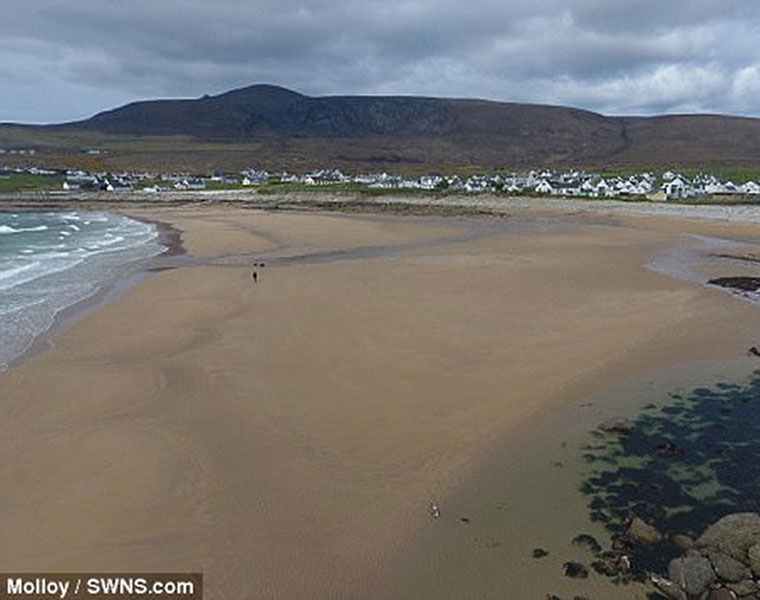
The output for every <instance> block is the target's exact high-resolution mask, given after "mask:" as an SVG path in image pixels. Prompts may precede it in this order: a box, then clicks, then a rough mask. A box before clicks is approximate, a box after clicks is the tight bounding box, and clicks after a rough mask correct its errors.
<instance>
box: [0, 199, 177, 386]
mask: <svg viewBox="0 0 760 600" xmlns="http://www.w3.org/2000/svg"><path fill="white" fill-rule="evenodd" d="M0 210H6V209H5V208H4V207H3V206H2V205H0ZM98 212H103V211H98ZM130 218H133V219H134V220H136V221H142V222H143V223H146V224H149V225H154V226H155V227H156V229H157V236H156V242H157V243H158V244H159V245H160V246H162V247H164V248H165V250H163V251H162V252H160V253H159V254H157V255H155V256H151V257H149V258H144V259H138V260H134V261H130V262H129V263H125V264H123V265H121V267H120V269H121V270H122V273H120V277H119V278H116V279H114V278H113V277H111V278H108V279H104V280H103V281H101V282H100V283H99V284H98V287H97V289H96V290H95V291H94V292H93V293H92V294H91V295H89V296H87V297H86V298H83V299H81V300H79V301H78V302H75V303H74V304H71V305H69V306H65V307H64V308H62V309H60V310H58V311H57V312H56V313H55V314H54V315H53V320H52V322H51V323H50V325H49V326H48V327H47V328H46V329H45V330H43V331H40V332H39V333H38V334H36V335H35V336H34V338H33V339H32V340H31V341H30V342H29V345H28V346H27V347H26V348H25V349H24V350H23V351H22V352H21V353H20V354H19V355H18V356H15V357H14V358H13V359H12V360H10V361H9V362H8V363H7V364H6V365H5V367H4V368H2V369H0V377H2V376H3V375H4V374H5V373H7V372H8V371H10V370H12V369H14V368H17V367H18V366H20V365H22V364H23V363H24V362H26V361H28V360H29V359H31V358H33V357H35V356H37V355H39V354H40V353H43V352H46V351H47V350H50V349H52V348H55V337H56V336H57V335H59V334H60V333H61V332H63V331H65V330H67V329H68V328H70V327H73V326H75V325H76V323H77V322H78V321H79V320H81V319H83V318H85V317H86V316H87V315H88V314H90V313H91V312H93V311H96V310H99V309H101V308H102V307H104V306H106V305H107V304H108V303H109V302H113V301H114V300H115V299H116V298H118V297H119V296H121V295H122V294H124V293H126V292H128V291H129V290H130V288H132V287H135V286H137V285H139V284H140V283H141V282H142V281H143V280H144V279H145V278H146V277H148V276H149V275H150V274H151V273H153V272H156V270H163V269H167V268H174V267H171V266H168V267H167V266H163V265H162V262H164V261H163V260H162V259H165V258H168V257H172V256H180V255H182V254H185V249H184V247H183V245H182V232H181V231H179V230H177V229H175V228H174V227H172V226H171V224H170V223H166V222H163V221H153V220H149V219H141V218H136V217H130Z"/></svg>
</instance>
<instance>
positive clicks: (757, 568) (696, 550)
mask: <svg viewBox="0 0 760 600" xmlns="http://www.w3.org/2000/svg"><path fill="white" fill-rule="evenodd" d="M679 542H680V544H682V545H683V546H684V548H685V549H684V553H683V555H682V556H680V557H678V558H674V559H673V560H671V561H670V564H669V565H668V576H667V578H665V577H660V576H657V575H651V576H650V577H651V580H652V582H653V583H654V584H655V586H656V587H657V589H658V590H659V591H660V592H661V593H662V595H663V596H664V597H665V598H668V599H670V600H692V599H699V600H732V599H737V598H739V599H741V600H758V599H760V583H759V582H758V580H760V515H759V514H757V513H734V514H730V515H727V516H725V517H723V518H722V519H720V520H719V521H717V522H716V523H714V524H712V525H710V526H709V527H708V528H707V529H706V530H705V531H704V533H702V535H701V536H699V537H698V538H697V539H696V540H693V541H692V540H690V539H689V538H688V537H686V536H679Z"/></svg>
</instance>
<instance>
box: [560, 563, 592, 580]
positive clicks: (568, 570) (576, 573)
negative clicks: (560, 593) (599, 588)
mask: <svg viewBox="0 0 760 600" xmlns="http://www.w3.org/2000/svg"><path fill="white" fill-rule="evenodd" d="M563 567H564V568H565V577H571V578H573V579H586V577H588V569H587V568H586V567H585V565H583V564H581V563H578V562H566V563H565V564H564V565H563Z"/></svg>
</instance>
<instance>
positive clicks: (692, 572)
mask: <svg viewBox="0 0 760 600" xmlns="http://www.w3.org/2000/svg"><path fill="white" fill-rule="evenodd" d="M668 577H669V578H670V580H671V581H673V582H674V583H677V584H678V585H679V586H681V588H683V589H684V590H686V593H687V594H689V595H691V596H699V594H701V593H702V592H704V591H705V590H706V589H707V586H708V585H710V584H711V583H713V582H714V581H715V580H716V579H717V578H716V576H715V571H713V568H712V565H711V564H710V561H709V560H707V558H705V557H704V556H701V555H700V554H698V553H693V554H692V553H690V554H687V555H686V556H682V557H681V558H674V559H673V560H671V561H670V564H669V565H668Z"/></svg>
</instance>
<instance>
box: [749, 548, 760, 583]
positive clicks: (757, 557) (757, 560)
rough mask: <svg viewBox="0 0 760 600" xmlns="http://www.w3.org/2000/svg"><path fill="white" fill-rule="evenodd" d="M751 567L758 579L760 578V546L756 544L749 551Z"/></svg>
mask: <svg viewBox="0 0 760 600" xmlns="http://www.w3.org/2000/svg"><path fill="white" fill-rule="evenodd" d="M747 558H748V559H749V566H750V568H751V569H752V572H753V573H754V574H755V576H756V577H760V544H755V545H754V546H752V547H750V549H749V550H748V551H747Z"/></svg>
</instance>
